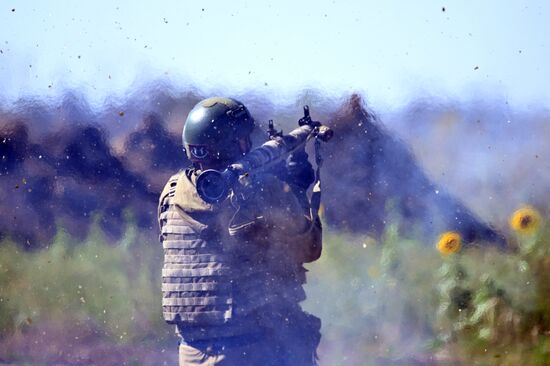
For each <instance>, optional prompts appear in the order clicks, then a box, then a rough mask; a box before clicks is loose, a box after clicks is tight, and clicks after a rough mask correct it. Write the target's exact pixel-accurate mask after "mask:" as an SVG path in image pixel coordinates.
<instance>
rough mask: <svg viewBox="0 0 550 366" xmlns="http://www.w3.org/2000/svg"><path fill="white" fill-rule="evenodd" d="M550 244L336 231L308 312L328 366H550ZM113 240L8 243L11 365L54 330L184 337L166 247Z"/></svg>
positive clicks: (0, 355)
mask: <svg viewBox="0 0 550 366" xmlns="http://www.w3.org/2000/svg"><path fill="white" fill-rule="evenodd" d="M537 225H539V224H538V223H537ZM549 235H550V226H549V225H547V224H545V223H544V222H543V220H542V219H541V222H540V225H539V226H538V227H537V228H536V230H530V231H529V232H522V231H520V230H518V231H516V232H515V233H513V234H511V237H510V238H509V242H510V247H511V250H509V251H507V252H501V251H498V250H496V249H492V248H488V247H484V246H473V247H469V246H462V248H461V250H460V251H458V252H457V253H451V254H448V255H442V254H440V253H439V252H438V251H437V250H436V246H435V243H430V244H429V245H427V244H425V243H420V242H419V241H417V240H412V239H407V238H404V237H402V236H401V235H399V234H398V231H397V225H388V227H387V230H386V232H385V234H384V235H383V237H382V238H381V239H380V240H375V239H373V238H371V237H368V236H362V237H360V236H352V235H346V234H342V233H335V232H330V231H329V232H327V233H326V235H325V251H324V253H323V256H322V258H321V259H320V260H319V261H318V262H315V263H312V264H309V265H308V266H307V267H308V269H309V270H310V272H309V283H308V285H307V289H306V291H307V292H308V295H309V298H308V300H306V302H305V303H304V307H305V308H306V309H307V310H309V311H310V312H312V313H314V314H316V315H318V316H319V317H321V318H322V321H323V329H322V331H323V340H322V344H321V348H320V356H321V359H322V364H324V365H343V364H346V365H380V364H382V365H386V364H387V365H410V364H413V363H415V362H416V363H418V364H423V363H425V364H438V365H518V364H521V365H547V364H550V337H548V335H549V334H550V333H549V332H550V277H549V275H548V274H549V273H550V240H549V239H548V238H549ZM105 242H106V241H105V240H104V238H103V237H102V235H101V234H100V232H99V230H92V233H91V234H90V236H89V237H88V239H87V240H86V241H85V242H83V243H75V242H74V240H73V239H72V238H70V237H69V236H68V235H67V234H66V233H65V232H63V231H60V232H59V234H58V235H57V237H56V240H55V242H54V243H53V244H52V246H51V247H50V248H48V249H47V250H42V251H38V252H25V251H21V249H19V248H18V247H17V246H15V245H14V244H12V243H10V242H9V241H5V242H3V243H2V244H1V245H0V359H2V360H5V361H8V362H20V363H24V362H31V363H32V359H30V358H29V357H31V356H27V355H25V354H22V352H23V351H22V350H21V349H19V348H18V347H17V346H16V345H17V344H18V343H14V342H12V341H11V340H12V339H14V338H17V337H26V335H27V334H31V333H32V331H33V329H36V330H42V329H48V330H50V329H51V328H52V326H53V325H55V327H57V328H58V329H61V330H62V331H63V332H67V333H70V334H71V337H73V336H74V335H75V334H76V336H77V337H78V334H79V331H81V332H82V333H83V334H86V335H87V336H88V337H90V334H91V335H93V336H94V337H95V338H96V339H99V340H102V341H104V342H105V344H107V345H108V347H110V348H113V349H116V348H120V347H128V346H131V345H135V344H139V345H142V344H144V343H147V342H149V343H150V344H152V345H153V346H152V347H158V348H162V347H164V344H166V343H170V342H172V341H173V340H174V336H173V334H172V329H171V327H170V326H168V325H165V324H164V322H163V321H162V318H161V313H160V311H161V310H160V286H159V283H160V266H161V261H162V251H161V248H160V245H159V244H158V243H156V242H154V241H152V242H151V241H149V242H147V240H145V239H143V237H142V236H141V235H140V234H139V233H137V232H136V231H135V229H134V228H132V227H130V229H129V230H128V232H127V233H126V235H125V239H124V240H123V241H122V242H120V243H118V244H117V245H108V244H105ZM73 338H74V337H73ZM65 341H66V340H63V339H62V340H59V339H53V338H52V339H50V340H48V342H50V343H55V342H58V343H59V342H65ZM10 342H11V343H10ZM72 342H74V340H72ZM87 342H88V343H87V344H89V340H88V341H87ZM61 346H62V345H61ZM61 346H59V347H61ZM170 352H171V353H174V354H175V348H174V350H173V351H170ZM26 357H27V358H26ZM134 364H149V363H147V362H146V361H145V360H139V359H137V358H136V360H135V361H134Z"/></svg>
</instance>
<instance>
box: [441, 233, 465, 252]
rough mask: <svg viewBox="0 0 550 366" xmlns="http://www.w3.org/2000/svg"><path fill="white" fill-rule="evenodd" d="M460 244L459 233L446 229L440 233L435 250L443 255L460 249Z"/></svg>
mask: <svg viewBox="0 0 550 366" xmlns="http://www.w3.org/2000/svg"><path fill="white" fill-rule="evenodd" d="M461 246H462V238H461V237H460V234H459V233H457V232H455V231H447V232H446V233H443V234H441V236H440V237H439V241H438V242H437V250H439V252H440V253H441V254H443V255H449V254H452V253H456V252H458V251H459V250H460V247H461Z"/></svg>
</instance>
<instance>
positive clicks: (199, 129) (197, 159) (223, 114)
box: [182, 97, 254, 164]
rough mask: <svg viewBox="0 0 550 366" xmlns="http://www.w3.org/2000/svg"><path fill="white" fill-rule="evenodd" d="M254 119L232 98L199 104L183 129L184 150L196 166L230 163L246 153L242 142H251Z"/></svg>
mask: <svg viewBox="0 0 550 366" xmlns="http://www.w3.org/2000/svg"><path fill="white" fill-rule="evenodd" d="M253 129H254V119H253V118H252V116H251V115H250V113H249V112H248V109H246V107H245V106H244V105H243V104H242V103H241V102H239V101H237V100H235V99H232V98H222V97H213V98H208V99H204V100H202V101H200V102H199V103H198V104H197V105H195V107H193V109H192V110H191V112H189V115H188V116H187V120H186V121H185V125H184V126H183V134H182V139H183V146H184V147H185V151H186V153H187V157H188V158H189V160H191V161H192V162H193V163H214V164H216V163H222V162H223V163H228V162H231V161H234V160H236V159H237V158H239V157H241V156H242V155H243V153H246V152H247V151H244V152H243V151H242V149H241V147H240V143H239V140H241V139H249V136H250V134H251V133H252V130H253Z"/></svg>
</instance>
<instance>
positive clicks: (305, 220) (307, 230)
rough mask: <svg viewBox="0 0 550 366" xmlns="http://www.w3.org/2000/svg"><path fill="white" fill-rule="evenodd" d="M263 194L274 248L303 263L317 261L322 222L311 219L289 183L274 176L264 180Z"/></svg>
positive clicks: (261, 199) (262, 202)
mask: <svg viewBox="0 0 550 366" xmlns="http://www.w3.org/2000/svg"><path fill="white" fill-rule="evenodd" d="M260 196H261V198H260V201H261V206H262V208H263V209H262V214H263V217H264V219H265V224H266V226H267V228H268V230H267V236H268V238H269V240H270V243H271V247H272V249H273V250H275V251H284V252H285V253H287V254H290V255H291V256H292V257H293V258H294V259H295V260H296V261H298V262H301V263H309V262H312V261H315V260H317V259H318V258H319V257H320V255H321V250H322V228H321V222H320V221H319V220H318V219H317V220H315V222H313V221H312V219H311V217H310V216H309V212H308V211H306V210H304V206H303V203H301V202H300V200H299V199H298V197H297V196H296V195H295V193H294V192H293V191H292V190H291V189H290V188H289V186H288V185H287V184H286V183H283V182H281V181H280V180H278V179H277V178H275V177H272V176H271V179H266V180H265V181H264V182H263V185H262V189H261V192H260ZM306 199H307V197H306Z"/></svg>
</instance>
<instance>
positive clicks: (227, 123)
mask: <svg viewBox="0 0 550 366" xmlns="http://www.w3.org/2000/svg"><path fill="white" fill-rule="evenodd" d="M253 128H254V120H253V118H252V116H251V115H250V113H249V112H248V110H247V109H246V107H245V106H244V105H243V104H242V103H240V102H238V101H236V100H234V99H230V98H208V99H205V100H203V101H201V102H199V103H198V104H197V105H196V106H195V107H194V108H193V109H192V110H191V112H190V113H189V115H188V117H187V121H186V122H185V126H184V129H183V144H184V146H185V150H186V153H187V156H188V158H189V160H190V161H191V162H192V163H193V165H192V167H190V168H188V169H186V170H185V171H181V172H179V173H178V174H176V175H174V176H172V177H171V178H170V180H169V181H168V183H167V184H166V186H165V188H164V190H163V192H162V194H161V197H160V204H159V225H160V231H161V235H160V240H161V242H162V245H163V248H164V267H163V269H162V296H163V299H162V300H163V301H162V307H163V315H164V319H165V320H166V321H167V322H168V323H170V324H174V325H175V326H176V333H177V334H178V335H179V337H180V346H179V363H180V365H293V366H294V365H297V366H300V365H315V364H316V359H317V357H316V348H317V346H318V344H319V341H320V319H318V318H316V317H315V316H313V315H310V314H308V313H306V312H304V311H303V310H302V309H301V307H300V305H299V303H300V302H301V301H303V300H304V299H305V292H304V290H303V288H302V285H303V284H304V283H305V272H306V269H305V268H304V267H303V264H304V263H308V262H312V261H315V260H317V259H318V258H319V256H320V255H321V225H320V222H319V220H318V219H316V220H312V219H311V217H310V214H309V207H308V200H307V196H306V193H305V192H306V190H307V189H308V187H309V185H311V183H312V182H313V169H312V167H311V164H309V162H308V160H307V154H306V153H305V151H301V152H300V153H294V154H292V155H291V156H290V157H289V159H287V162H286V165H285V166H283V169H282V170H279V172H277V174H276V175H277V176H276V175H274V174H270V173H265V172H264V173H262V174H252V175H251V176H249V177H248V179H247V184H239V185H238V186H239V187H238V188H235V189H233V192H232V193H231V195H230V197H229V198H227V199H225V200H223V201H222V202H220V203H216V204H209V203H207V202H205V201H203V200H202V199H201V198H200V197H199V195H198V194H197V191H196V188H195V181H196V179H197V176H198V175H199V174H200V172H201V171H204V170H206V169H224V168H225V167H226V166H228V165H229V164H231V163H232V162H235V161H237V160H238V159H240V158H242V157H243V156H244V155H245V154H247V153H248V152H249V151H250V149H251V139H250V134H251V132H252V130H253ZM312 221H313V222H312Z"/></svg>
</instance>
